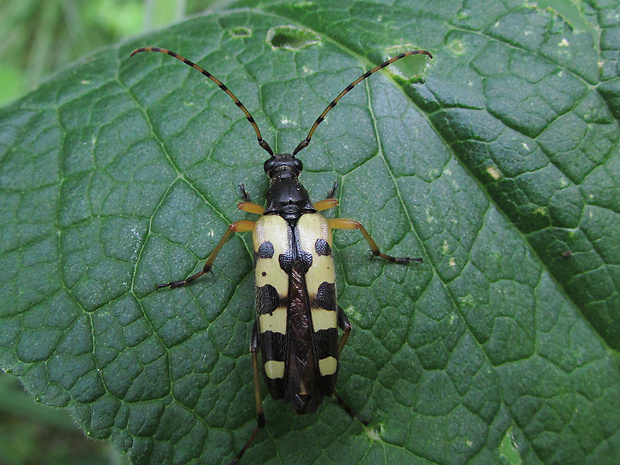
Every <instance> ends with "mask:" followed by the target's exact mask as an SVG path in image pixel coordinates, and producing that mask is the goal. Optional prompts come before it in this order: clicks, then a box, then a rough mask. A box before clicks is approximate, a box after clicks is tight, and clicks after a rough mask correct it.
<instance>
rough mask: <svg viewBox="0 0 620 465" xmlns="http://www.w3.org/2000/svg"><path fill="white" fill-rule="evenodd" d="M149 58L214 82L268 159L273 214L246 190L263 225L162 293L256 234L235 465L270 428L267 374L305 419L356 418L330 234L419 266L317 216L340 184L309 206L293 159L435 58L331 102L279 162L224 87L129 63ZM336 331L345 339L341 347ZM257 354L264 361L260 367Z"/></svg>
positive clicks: (240, 228)
mask: <svg viewBox="0 0 620 465" xmlns="http://www.w3.org/2000/svg"><path fill="white" fill-rule="evenodd" d="M145 51H154V52H161V53H165V54H168V55H171V56H173V57H175V58H177V59H179V60H181V61H182V62H184V63H186V64H187V65H189V66H191V67H192V68H194V69H196V70H198V71H200V72H201V73H202V74H203V75H205V76H206V77H207V78H209V79H210V80H211V81H213V82H215V83H216V84H217V85H218V86H219V87H220V89H222V90H223V91H224V92H226V94H228V95H229V96H230V98H232V99H233V101H234V102H235V104H236V105H237V106H238V107H239V108H240V109H241V111H243V113H244V114H245V116H246V118H247V120H248V121H249V122H250V124H251V125H252V127H253V128H254V131H255V132H256V136H257V139H258V144H259V145H260V147H261V148H263V149H264V150H266V151H267V153H269V155H270V158H269V159H268V160H267V161H266V162H265V165H264V170H265V173H267V175H268V176H269V178H270V179H271V186H270V188H269V191H268V192H267V206H266V207H265V208H263V207H261V206H260V205H256V204H253V203H251V201H250V197H249V196H248V194H247V192H246V191H245V189H244V188H243V186H241V190H242V193H243V199H244V200H243V201H242V202H239V204H238V208H239V209H240V210H243V211H246V212H249V213H255V214H259V215H261V216H260V218H259V219H258V220H257V221H249V220H240V221H236V222H234V223H232V224H231V225H230V226H229V228H228V231H226V233H225V234H224V236H223V237H222V239H221V240H220V241H219V243H218V244H217V245H216V247H215V248H214V249H213V252H212V253H211V255H210V256H209V258H208V260H207V262H206V263H205V265H204V267H203V269H202V271H199V272H198V273H196V274H194V275H192V276H190V277H188V278H186V279H184V280H182V281H171V282H169V283H166V284H160V285H158V286H157V288H158V289H160V288H164V287H170V288H172V289H174V288H178V287H181V286H184V285H185V284H188V283H190V282H192V281H194V280H195V279H196V278H198V277H199V276H202V275H203V274H205V273H207V272H209V271H210V270H211V268H212V266H213V262H214V261H215V258H216V256H217V254H218V253H219V251H220V250H221V249H222V247H223V245H224V244H225V243H226V241H227V240H228V239H229V238H230V236H231V235H232V234H233V233H234V232H244V231H252V234H253V243H254V258H255V263H256V266H255V277H256V322H255V324H254V328H253V331H252V340H251V343H250V352H251V354H252V366H253V370H254V392H255V397H256V412H257V426H256V429H255V430H254V432H253V433H252V435H251V436H250V438H249V439H248V440H247V441H246V443H245V444H244V445H243V447H242V448H241V449H240V450H239V452H238V453H237V455H236V456H235V458H234V459H233V460H232V462H230V465H234V464H235V463H237V462H238V461H239V459H240V458H241V456H242V455H243V454H244V453H245V451H246V450H247V448H248V447H249V446H250V444H251V443H252V441H253V440H254V438H255V437H256V435H257V434H258V432H259V431H260V429H261V428H263V427H264V426H265V415H264V413H263V406H262V396H261V393H260V385H259V380H258V379H259V375H258V373H259V371H262V372H263V374H264V379H265V382H266V383H267V387H268V388H269V392H270V393H271V396H272V397H273V398H274V399H283V400H284V401H286V402H288V403H290V404H291V405H292V407H293V408H294V409H295V411H296V412H298V413H300V414H304V413H312V412H315V411H316V409H317V407H318V406H319V405H320V404H321V402H322V401H323V399H324V398H325V397H329V396H332V395H333V396H335V397H336V399H337V400H338V402H339V403H340V405H341V406H342V407H343V408H344V409H345V411H346V412H347V413H348V414H349V415H351V416H352V417H356V415H355V413H354V412H353V410H351V408H349V407H348V406H347V405H346V404H345V403H344V401H343V400H342V399H341V398H340V396H338V394H337V393H336V392H335V390H334V389H335V386H336V376H337V373H338V359H339V356H340V352H342V349H343V347H344V345H345V343H346V341H347V338H348V335H349V332H350V331H351V324H350V323H349V320H348V319H347V316H346V315H345V313H344V312H343V311H342V308H340V307H339V306H338V304H337V298H336V273H335V269H334V259H333V256H332V229H358V230H359V231H360V232H361V233H362V235H363V236H364V239H365V240H366V241H367V242H368V245H369V246H370V249H371V252H372V254H373V256H377V257H381V258H384V259H386V260H388V261H390V262H393V263H399V264H408V263H410V262H411V261H421V259H419V258H408V257H402V258H396V257H392V256H391V255H385V254H383V253H381V252H380V250H379V247H378V246H377V244H376V243H375V241H374V240H373V239H372V237H370V235H369V234H368V232H367V231H366V229H365V228H364V227H363V226H362V225H361V223H359V222H358V221H355V220H349V219H343V218H335V219H326V218H325V217H324V216H322V215H321V214H320V213H318V211H321V210H326V209H329V208H333V207H336V206H337V205H338V201H337V200H336V199H335V198H334V195H335V191H336V183H334V187H333V189H332V190H331V191H330V192H329V194H328V195H327V198H326V199H325V200H321V201H319V202H315V203H314V204H313V203H311V202H310V198H309V196H308V192H307V191H306V189H305V188H304V186H303V185H302V184H301V183H300V182H299V175H300V174H301V171H302V169H303V165H302V163H301V161H300V160H298V159H297V158H295V155H296V154H297V153H298V152H299V151H301V150H303V149H304V148H305V147H307V146H308V144H309V143H310V140H311V138H312V135H313V134H314V131H315V130H316V128H317V127H318V125H319V124H321V122H322V121H323V120H324V118H325V115H327V113H328V112H329V111H330V110H331V109H332V108H334V107H335V106H336V104H337V103H338V101H339V100H340V99H341V98H342V97H343V96H344V95H345V94H346V93H348V92H349V91H350V90H351V89H353V88H354V87H355V86H356V85H357V84H359V83H360V82H361V81H363V80H364V79H366V78H367V77H369V76H371V75H372V74H373V73H375V72H377V71H379V70H380V69H382V68H385V67H386V66H388V65H389V64H390V63H393V62H395V61H396V60H399V59H401V58H404V57H406V56H409V55H417V54H424V55H426V56H428V57H430V58H432V55H431V53H430V52H427V51H426V50H410V51H408V52H404V53H401V54H400V55H397V56H395V57H393V58H390V59H389V60H387V61H385V62H384V63H382V64H380V65H379V66H377V67H375V68H373V69H371V70H369V71H367V72H366V73H364V74H363V75H361V76H360V77H359V78H358V79H356V80H355V81H353V82H352V83H351V84H349V85H348V86H347V87H345V88H344V90H343V91H342V92H340V94H338V96H337V97H336V98H335V99H334V100H332V101H331V103H330V104H329V105H328V106H327V108H325V110H324V111H323V113H321V115H320V116H319V117H318V118H317V119H316V120H315V122H314V124H313V125H312V127H311V128H310V132H309V133H308V135H307V136H306V138H305V139H304V140H302V141H301V142H300V143H299V145H297V147H296V148H295V150H294V151H293V152H292V153H290V154H288V153H279V154H274V153H273V150H272V149H271V147H270V146H269V144H268V143H267V142H266V141H265V140H264V139H263V138H262V136H261V133H260V130H259V129H258V125H257V124H256V122H255V121H254V118H253V117H252V115H250V112H249V111H248V110H247V109H246V108H245V106H244V105H243V104H242V103H241V101H240V100H239V99H238V98H237V97H235V95H234V94H233V93H232V92H231V91H230V90H229V89H228V88H227V87H226V86H225V85H224V84H223V83H222V82H221V81H220V80H219V79H217V78H216V77H214V76H213V75H212V74H211V73H209V72H208V71H206V70H205V69H203V68H201V67H200V66H198V65H196V64H194V63H193V62H191V61H190V60H188V59H186V58H184V57H182V56H181V55H178V54H177V53H175V52H172V51H170V50H167V49H163V48H158V47H143V48H139V49H136V50H134V51H133V52H132V53H131V56H133V55H135V54H136V53H139V52H145ZM338 328H340V329H342V330H343V331H344V334H343V335H342V337H341V339H340V341H338ZM259 352H260V353H262V364H261V365H260V367H259V362H258V353H259ZM360 421H361V420H360Z"/></svg>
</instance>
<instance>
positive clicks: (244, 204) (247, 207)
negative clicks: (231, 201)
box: [237, 202, 265, 215]
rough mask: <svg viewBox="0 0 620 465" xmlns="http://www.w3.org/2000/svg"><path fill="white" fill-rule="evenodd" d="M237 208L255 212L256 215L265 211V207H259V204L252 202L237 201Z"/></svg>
mask: <svg viewBox="0 0 620 465" xmlns="http://www.w3.org/2000/svg"><path fill="white" fill-rule="evenodd" d="M237 208H238V209H239V210H243V211H244V212H248V213H256V214H257V215H262V214H263V213H265V207H261V206H260V205H256V204H255V203H252V202H239V203H238V204H237Z"/></svg>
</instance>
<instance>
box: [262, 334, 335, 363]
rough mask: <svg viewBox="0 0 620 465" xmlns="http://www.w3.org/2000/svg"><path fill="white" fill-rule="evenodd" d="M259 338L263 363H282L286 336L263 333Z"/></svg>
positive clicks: (284, 355)
mask: <svg viewBox="0 0 620 465" xmlns="http://www.w3.org/2000/svg"><path fill="white" fill-rule="evenodd" d="M336 337H338V334H336ZM260 338H261V346H260V347H261V355H262V357H263V363H264V362H266V361H268V360H276V361H278V362H284V360H285V359H286V334H282V333H274V332H273V331H265V332H264V333H261V335H260Z"/></svg>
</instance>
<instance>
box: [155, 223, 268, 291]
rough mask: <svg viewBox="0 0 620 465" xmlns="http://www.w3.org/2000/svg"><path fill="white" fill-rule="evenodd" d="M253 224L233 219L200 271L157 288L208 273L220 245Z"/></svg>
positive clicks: (182, 282)
mask: <svg viewBox="0 0 620 465" xmlns="http://www.w3.org/2000/svg"><path fill="white" fill-rule="evenodd" d="M255 225H256V223H254V221H249V220H241V221H235V222H234V223H233V224H231V225H230V226H229V227H228V230H227V231H226V233H224V236H223V237H222V239H220V242H218V244H217V245H216V246H215V249H213V252H211V255H209V258H208V259H207V262H206V263H205V266H204V267H203V268H202V271H199V272H198V273H196V274H193V275H191V276H190V277H189V278H186V279H184V280H182V281H170V282H169V283H166V284H158V285H157V289H161V288H164V287H169V288H170V289H176V288H177V287H181V286H185V285H186V284H188V283H191V282H192V281H193V280H195V279H196V278H199V277H200V276H202V275H203V274H205V273H208V272H209V271H211V268H212V267H213V262H214V261H215V257H217V254H218V253H220V250H222V247H223V246H224V244H225V243H226V241H227V240H228V239H230V236H232V235H233V234H234V233H235V232H245V231H253V230H254V226H255Z"/></svg>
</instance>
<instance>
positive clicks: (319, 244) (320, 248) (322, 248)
mask: <svg viewBox="0 0 620 465" xmlns="http://www.w3.org/2000/svg"><path fill="white" fill-rule="evenodd" d="M314 249H315V250H316V253H318V254H319V255H324V256H326V257H329V256H330V255H331V254H332V248H331V247H330V246H329V244H328V243H327V241H326V240H325V239H317V240H316V243H315V244H314Z"/></svg>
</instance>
